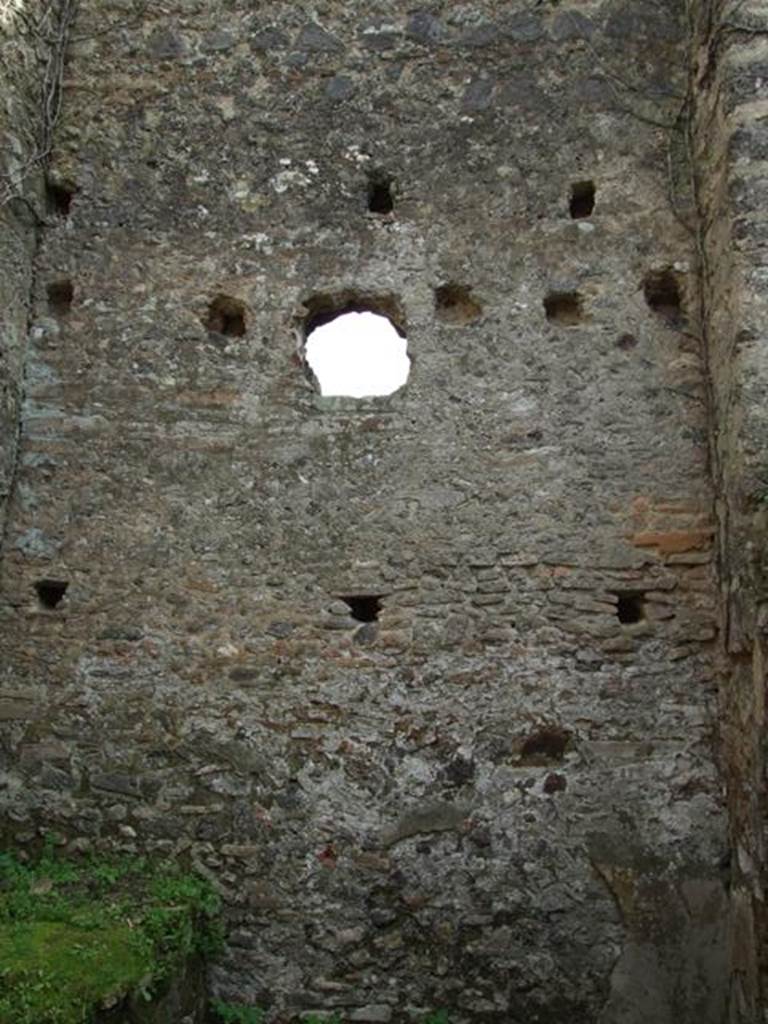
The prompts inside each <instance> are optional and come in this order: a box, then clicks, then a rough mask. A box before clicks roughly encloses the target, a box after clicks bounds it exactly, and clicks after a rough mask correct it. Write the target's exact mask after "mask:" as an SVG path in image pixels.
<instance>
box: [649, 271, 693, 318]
mask: <svg viewBox="0 0 768 1024" xmlns="http://www.w3.org/2000/svg"><path fill="white" fill-rule="evenodd" d="M643 294H644V295H645V301H646V302H647V303H648V307H649V309H652V310H653V312H654V313H656V315H657V316H659V317H661V319H662V320H665V321H666V322H667V323H668V324H669V325H670V326H672V327H681V326H682V325H683V324H684V323H685V311H684V309H683V295H682V291H681V288H680V281H679V279H678V276H677V274H676V273H675V272H674V270H672V269H671V268H670V267H667V268H666V269H665V270H652V271H650V272H649V273H648V274H646V276H645V280H644V281H643Z"/></svg>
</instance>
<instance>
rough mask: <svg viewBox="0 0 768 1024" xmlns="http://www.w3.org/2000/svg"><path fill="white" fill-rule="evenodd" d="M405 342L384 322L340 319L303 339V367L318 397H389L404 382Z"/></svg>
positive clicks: (355, 316) (359, 316) (372, 317)
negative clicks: (316, 385)
mask: <svg viewBox="0 0 768 1024" xmlns="http://www.w3.org/2000/svg"><path fill="white" fill-rule="evenodd" d="M406 347H407V342H406V340H405V338H401V337H400V335H399V334H398V333H397V331H396V330H395V328H394V327H393V326H392V324H391V323H390V322H389V320H387V318H386V317H385V316H377V315H376V314H375V313H343V314H342V315H341V316H337V317H336V319H335V320H331V322H330V323H327V324H323V325H322V326H321V327H316V328H315V330H314V331H312V332H311V333H310V335H309V337H308V338H307V346H306V354H307V362H308V363H309V365H310V366H311V367H312V370H313V372H314V374H315V376H316V377H317V379H318V381H319V383H320V394H322V395H349V396H351V397H352V398H364V397H367V396H370V395H391V394H392V392H393V391H397V389H398V388H400V387H402V386H403V384H405V382H406V380H407V379H408V372H409V370H410V368H411V360H410V359H409V358H408V356H407V355H406Z"/></svg>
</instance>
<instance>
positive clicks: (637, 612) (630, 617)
mask: <svg viewBox="0 0 768 1024" xmlns="http://www.w3.org/2000/svg"><path fill="white" fill-rule="evenodd" d="M616 597H617V598H618V603H617V605H616V615H617V617H618V620H619V622H621V623H622V625H632V623H634V622H642V621H643V619H644V618H645V594H644V593H642V592H641V591H639V590H621V591H618V592H617V594H616Z"/></svg>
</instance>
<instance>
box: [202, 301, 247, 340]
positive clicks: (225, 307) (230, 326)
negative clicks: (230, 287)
mask: <svg viewBox="0 0 768 1024" xmlns="http://www.w3.org/2000/svg"><path fill="white" fill-rule="evenodd" d="M203 323H204V324H205V326H206V328H207V329H208V330H209V331H210V332H211V333H212V334H223V335H224V336H225V337H227V338H242V336H243V335H244V334H245V304H244V303H243V302H241V301H240V300H239V299H234V298H232V296H231V295H222V294H219V295H217V296H216V297H215V298H214V299H212V300H211V303H210V305H209V306H208V313H207V315H206V317H205V320H204V321H203Z"/></svg>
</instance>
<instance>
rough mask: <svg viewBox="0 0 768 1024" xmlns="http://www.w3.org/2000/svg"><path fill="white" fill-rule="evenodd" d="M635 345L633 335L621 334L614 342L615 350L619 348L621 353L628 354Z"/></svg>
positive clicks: (635, 340) (635, 339)
mask: <svg viewBox="0 0 768 1024" xmlns="http://www.w3.org/2000/svg"><path fill="white" fill-rule="evenodd" d="M636 345H637V338H636V337H635V336H634V334H622V336H621V337H620V338H619V339H618V341H617V342H616V348H620V349H621V350H622V352H629V350H630V349H631V348H634V347H635V346H636Z"/></svg>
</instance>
